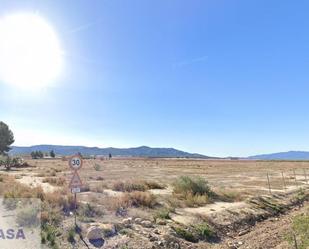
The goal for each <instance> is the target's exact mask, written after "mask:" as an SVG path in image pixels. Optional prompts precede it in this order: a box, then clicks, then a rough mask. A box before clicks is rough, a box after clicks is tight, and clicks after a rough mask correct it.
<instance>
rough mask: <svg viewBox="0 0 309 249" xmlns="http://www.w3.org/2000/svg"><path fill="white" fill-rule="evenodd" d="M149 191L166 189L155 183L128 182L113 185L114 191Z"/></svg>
mask: <svg viewBox="0 0 309 249" xmlns="http://www.w3.org/2000/svg"><path fill="white" fill-rule="evenodd" d="M149 189H164V186H162V185H161V184H159V183H157V182H154V181H141V180H136V181H127V182H120V181H119V182H116V183H114V185H113V190H115V191H121V192H132V191H146V190H149Z"/></svg>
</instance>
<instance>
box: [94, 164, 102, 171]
mask: <svg viewBox="0 0 309 249" xmlns="http://www.w3.org/2000/svg"><path fill="white" fill-rule="evenodd" d="M94 170H95V171H101V170H102V165H100V164H97V163H96V164H95V165H94Z"/></svg>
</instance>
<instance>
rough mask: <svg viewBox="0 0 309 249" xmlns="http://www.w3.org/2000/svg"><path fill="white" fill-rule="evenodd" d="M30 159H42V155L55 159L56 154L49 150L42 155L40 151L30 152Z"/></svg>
mask: <svg viewBox="0 0 309 249" xmlns="http://www.w3.org/2000/svg"><path fill="white" fill-rule="evenodd" d="M30 155H31V158H32V159H40V158H44V155H45V156H50V157H51V158H55V157H56V154H55V152H54V151H53V150H51V151H50V152H49V153H46V152H45V153H43V152H42V151H40V150H36V151H32V152H31V154H30Z"/></svg>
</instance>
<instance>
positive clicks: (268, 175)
mask: <svg viewBox="0 0 309 249" xmlns="http://www.w3.org/2000/svg"><path fill="white" fill-rule="evenodd" d="M267 181H268V188H269V193H270V194H271V187H270V181H269V175H268V172H267Z"/></svg>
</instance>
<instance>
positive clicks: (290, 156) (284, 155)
mask: <svg viewBox="0 0 309 249" xmlns="http://www.w3.org/2000/svg"><path fill="white" fill-rule="evenodd" d="M248 158H249V159H256V160H309V152H308V151H288V152H279V153H273V154H263V155H255V156H250V157H248Z"/></svg>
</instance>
